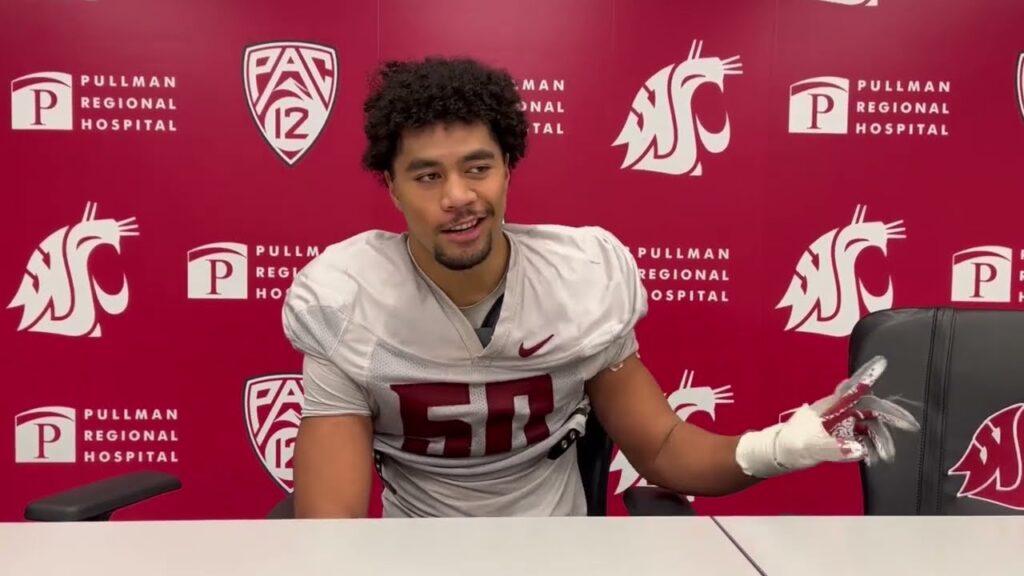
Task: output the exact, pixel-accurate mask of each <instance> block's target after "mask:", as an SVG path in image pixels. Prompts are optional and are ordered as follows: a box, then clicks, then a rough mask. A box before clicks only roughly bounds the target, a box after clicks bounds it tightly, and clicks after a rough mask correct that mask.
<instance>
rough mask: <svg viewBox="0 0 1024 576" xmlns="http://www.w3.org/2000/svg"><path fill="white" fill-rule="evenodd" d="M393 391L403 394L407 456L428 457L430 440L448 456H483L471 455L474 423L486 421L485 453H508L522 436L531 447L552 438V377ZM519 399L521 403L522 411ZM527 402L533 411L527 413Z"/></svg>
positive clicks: (403, 387)
mask: <svg viewBox="0 0 1024 576" xmlns="http://www.w3.org/2000/svg"><path fill="white" fill-rule="evenodd" d="M391 389H392V390H394V391H395V393H396V394H398V398H399V411H400V413H401V417H402V427H403V430H404V434H403V435H404V436H405V441H404V442H403V444H402V450H405V451H407V452H413V453H416V454H423V455H426V454H428V452H427V449H428V447H429V446H430V444H431V442H432V441H433V440H435V439H442V440H443V442H444V448H443V450H442V455H444V456H450V457H460V456H470V455H473V456H479V455H481V454H473V453H471V448H472V441H473V426H472V425H471V424H470V422H472V421H478V420H481V419H482V420H483V421H484V422H485V424H484V428H485V434H484V438H485V441H484V447H483V455H490V454H499V453H502V452H508V451H509V450H511V449H512V445H513V440H514V439H515V438H517V437H518V438H523V437H525V440H526V443H525V445H526V446H529V445H531V444H535V443H537V442H540V441H541V440H544V439H545V438H547V437H548V436H550V435H551V431H550V430H548V425H547V422H545V418H546V417H547V415H548V414H551V412H552V411H553V410H554V408H555V401H554V386H553V385H552V382H551V376H549V375H547V374H545V375H542V376H532V377H530V378H523V379H520V380H509V381H507V382H490V383H487V384H454V383H451V384H450V383H432V384H394V385H392V386H391ZM481 395H482V396H483V397H484V399H485V402H486V405H482V404H483V403H484V402H483V401H482V400H481V398H480V396H481ZM517 398H518V399H521V400H520V402H519V405H520V409H519V410H518V411H517V410H516V404H517V402H516V399H517ZM524 401H525V404H526V407H528V413H524V411H523V403H524ZM449 415H450V418H449V417H448V416H449ZM524 419H525V421H524Z"/></svg>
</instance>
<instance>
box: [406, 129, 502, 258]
mask: <svg viewBox="0 0 1024 576" xmlns="http://www.w3.org/2000/svg"><path fill="white" fill-rule="evenodd" d="M392 172H393V175H389V176H387V180H388V187H389V188H390V190H391V196H392V199H393V200H394V202H395V206H396V207H397V208H398V209H399V210H400V211H401V212H402V214H403V215H404V216H405V220H406V223H407V224H408V227H409V236H410V238H411V239H412V244H413V250H414V253H418V255H419V256H426V257H432V258H433V259H434V260H435V261H437V262H438V263H439V264H441V265H442V266H444V267H446V268H448V269H450V270H468V269H470V268H473V267H474V266H477V265H478V264H480V263H481V262H483V261H485V260H486V259H487V257H488V256H489V255H490V253H491V247H492V246H493V244H494V243H495V242H497V241H498V240H499V239H500V235H501V221H502V219H503V218H504V216H505V196H506V192H507V190H508V178H509V171H508V167H507V164H506V162H505V158H504V157H503V156H502V153H501V148H500V147H499V146H498V143H497V142H496V141H495V140H494V138H493V137H492V136H491V133H490V130H488V128H487V126H486V125H484V124H472V125H468V124H451V125H435V126H431V127H428V128H423V129H420V130H415V131H406V132H405V133H404V134H403V135H402V138H401V142H400V144H399V148H398V151H397V154H396V156H395V161H394V165H393V170H392Z"/></svg>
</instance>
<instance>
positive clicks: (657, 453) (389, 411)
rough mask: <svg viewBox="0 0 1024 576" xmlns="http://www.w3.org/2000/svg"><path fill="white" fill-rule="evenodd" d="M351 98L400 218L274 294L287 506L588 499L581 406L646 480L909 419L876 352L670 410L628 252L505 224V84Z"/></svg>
mask: <svg viewBox="0 0 1024 576" xmlns="http://www.w3.org/2000/svg"><path fill="white" fill-rule="evenodd" d="M371 88H372V90H371V93H370V95H369V97H368V98H367V100H366V102H365V104H364V112H365V127H364V131H365V135H366V140H367V144H366V149H365V153H364V155H363V159H362V160H363V164H364V166H365V167H366V168H367V169H369V170H371V171H373V172H374V173H376V174H377V175H379V176H380V179H381V181H382V184H383V186H385V187H386V188H387V191H388V193H389V194H390V199H391V201H392V202H393V203H394V205H395V207H396V208H397V209H398V210H399V211H400V212H401V213H402V215H403V216H404V218H405V221H406V224H407V231H405V232H404V233H401V234H395V233H390V232H385V231H379V230H373V231H368V232H365V233H362V234H358V235H356V236H354V237H351V238H349V239H347V240H344V241H342V242H340V243H337V244H334V245H332V246H330V247H328V248H327V249H326V250H325V251H324V252H323V253H322V254H321V255H320V256H318V257H317V258H315V259H314V260H313V261H311V262H310V263H309V264H308V265H307V266H306V267H305V268H304V269H303V270H302V271H301V273H300V274H298V275H297V277H296V278H295V281H294V283H293V285H292V286H291V288H290V289H289V291H288V294H287V296H286V299H285V304H284V308H283V323H284V330H285V333H286V335H287V337H288V338H289V340H290V341H291V342H292V344H293V346H294V347H295V348H296V349H298V350H299V351H301V352H302V353H303V355H304V360H303V379H304V386H305V398H304V404H303V413H302V421H301V425H300V426H299V430H298V435H297V438H296V445H295V455H294V460H293V471H294V505H295V514H296V516H297V517H300V518H314V517H321V518H322V517H362V516H365V515H367V513H368V505H369V498H370V493H371V487H372V484H373V474H374V470H376V472H377V474H379V477H380V479H381V482H382V484H383V486H384V493H383V514H384V516H386V517H423V516H515V515H520V516H527V515H529V516H554V515H585V514H586V513H587V509H586V501H585V499H584V492H583V486H582V481H581V478H580V474H579V469H578V465H577V462H576V457H577V456H576V450H570V449H567V446H570V445H571V444H572V441H573V440H575V439H576V438H577V437H578V436H579V435H581V434H582V433H583V432H584V427H585V426H584V425H585V422H586V419H587V418H593V417H596V418H598V419H599V421H600V422H601V424H602V425H603V427H604V429H605V430H606V431H607V433H608V435H609V436H610V437H611V439H612V440H613V441H614V442H615V443H616V445H617V446H618V447H619V449H620V450H621V451H622V453H623V454H625V456H626V457H627V458H628V459H629V461H630V463H632V465H633V466H634V467H635V468H636V470H637V471H638V472H639V474H640V475H641V476H642V477H644V478H645V479H646V480H647V481H648V482H649V483H650V484H654V485H658V486H661V487H664V488H667V489H670V490H674V491H677V492H679V493H681V494H687V495H724V494H729V493H732V492H735V491H738V490H742V489H744V488H746V487H748V486H750V485H752V484H754V483H755V482H757V481H759V480H760V479H763V478H768V477H771V476H776V475H779V474H783V473H785V472H788V471H792V470H798V469H803V468H807V467H811V466H814V465H816V464H818V463H821V462H829V461H833V462H837V461H858V460H862V459H865V458H868V459H871V460H872V461H873V460H874V459H876V458H881V459H884V460H889V459H891V458H892V455H893V454H892V438H891V436H890V435H889V431H888V428H887V426H888V425H893V426H896V427H899V428H905V429H909V430H912V429H915V428H916V426H917V424H916V422H915V420H914V418H913V416H911V415H910V414H909V413H907V412H906V411H905V410H903V409H901V408H899V407H897V406H895V405H894V404H892V403H891V402H889V401H887V400H882V399H879V398H877V397H875V396H873V395H871V394H870V391H871V385H872V384H873V383H874V381H875V380H876V379H877V378H878V376H879V374H881V371H882V370H883V369H884V360H881V359H879V360H876V361H874V362H872V363H870V364H868V365H867V366H865V367H864V369H862V370H860V371H859V372H858V373H857V374H855V375H854V376H853V377H851V378H850V379H847V380H845V381H844V382H843V383H842V384H841V385H840V386H839V387H838V388H837V390H836V392H835V393H834V394H833V395H831V396H829V397H828V398H824V399H821V400H820V401H818V402H816V403H814V404H811V405H804V406H803V407H801V408H800V409H799V410H797V411H796V412H795V413H794V414H793V416H792V417H791V418H790V419H789V420H787V421H786V422H785V423H780V424H777V425H774V426H771V427H769V428H767V429H764V430H756V431H751V432H748V433H745V434H742V435H739V436H725V435H719V434H714V433H711V432H709V431H706V430H703V429H701V428H700V427H698V426H694V425H691V424H688V423H686V422H684V421H682V420H681V419H680V418H679V417H678V416H677V415H676V414H675V413H674V412H673V411H672V409H671V407H670V406H669V404H668V402H667V401H666V399H665V396H664V393H663V392H662V389H661V387H660V386H659V385H658V383H657V382H656V381H655V380H654V378H653V377H652V376H651V374H650V372H648V370H647V369H646V368H645V367H644V364H643V362H641V360H640V359H639V357H638V356H637V349H638V345H637V339H636V336H635V329H636V325H637V322H638V321H639V320H640V319H641V318H643V317H644V315H645V314H646V312H647V294H646V292H645V289H644V286H643V284H642V282H641V279H640V275H639V274H638V270H637V265H636V262H635V261H634V259H633V258H632V256H631V255H630V253H629V251H628V250H627V249H626V248H625V246H623V244H622V243H621V242H620V241H619V240H618V239H617V238H616V237H615V236H614V235H612V234H611V233H609V232H608V231H607V230H604V229H602V228H599V227H568V226H558V225H532V226H526V225H518V224H511V223H506V222H505V208H506V201H507V193H508V186H509V178H510V175H511V173H512V170H513V168H515V166H516V165H517V164H518V163H519V162H520V161H521V160H522V159H523V156H524V154H525V151H526V139H527V123H526V118H525V116H524V112H523V110H522V108H521V106H520V99H519V96H518V92H517V88H516V85H515V82H514V81H513V79H512V78H511V77H510V76H509V74H508V73H507V72H505V71H503V70H500V69H495V68H491V67H488V66H486V65H484V64H482V63H480V62H477V61H474V60H470V59H443V58H430V59H425V60H422V61H412V62H391V63H387V64H385V65H384V66H382V68H381V69H380V71H379V73H378V74H377V75H376V76H375V81H374V83H373V85H372V86H371Z"/></svg>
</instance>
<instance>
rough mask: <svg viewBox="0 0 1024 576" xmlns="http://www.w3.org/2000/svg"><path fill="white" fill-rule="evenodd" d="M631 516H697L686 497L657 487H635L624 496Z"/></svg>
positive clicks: (628, 489) (623, 498)
mask: <svg viewBox="0 0 1024 576" xmlns="http://www.w3.org/2000/svg"><path fill="white" fill-rule="evenodd" d="M622 501H623V503H624V504H625V505H626V510H628V511H629V515H630V516H696V515H697V513H696V511H694V509H693V506H691V505H690V502H689V500H687V499H686V497H685V496H682V495H680V494H677V493H675V492H673V491H671V490H668V489H665V488H659V487H657V486H633V487H632V488H627V489H626V491H625V492H624V493H623V494H622Z"/></svg>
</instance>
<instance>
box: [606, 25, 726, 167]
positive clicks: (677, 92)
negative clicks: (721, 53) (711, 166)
mask: <svg viewBox="0 0 1024 576" xmlns="http://www.w3.org/2000/svg"><path fill="white" fill-rule="evenodd" d="M702 46H703V43H702V42H697V41H694V43H693V45H692V46H691V47H690V56H689V57H688V58H687V59H686V60H685V61H683V62H682V63H681V64H670V65H669V66H666V67H664V68H662V69H661V70H659V71H658V72H657V73H655V74H654V75H653V76H651V77H650V78H649V79H648V80H647V82H645V83H644V85H643V87H641V88H640V90H638V91H637V93H636V96H634V97H633V107H632V109H630V111H629V116H628V117H627V118H626V122H625V124H624V125H623V126H622V130H621V131H620V132H619V135H618V137H616V138H615V142H613V143H612V146H619V145H622V144H625V145H626V146H627V148H626V158H625V159H624V160H623V161H622V166H621V167H622V168H632V169H634V170H648V171H651V172H661V173H664V174H672V175H680V174H692V175H693V176H699V175H700V174H701V172H702V170H701V164H700V161H699V160H698V159H697V155H698V150H697V147H698V142H697V140H698V138H699V139H700V144H703V146H704V148H705V149H706V150H707V151H708V152H712V153H716V154H717V153H718V152H721V151H723V150H725V148H726V146H728V145H729V116H728V114H726V117H725V127H723V128H722V130H721V132H710V131H708V130H707V129H706V128H704V125H703V124H701V122H700V119H699V118H697V115H696V114H695V113H694V112H693V110H692V107H691V99H692V98H693V93H694V92H695V91H696V90H697V88H698V87H700V86H702V85H704V84H708V83H710V84H714V85H715V86H717V87H718V89H719V90H721V91H724V90H725V77H726V75H728V74H742V72H741V71H740V66H741V64H740V63H739V62H738V60H739V56H733V57H731V58H726V59H725V60H722V59H719V58H702V57H701V55H700V51H701V48H702Z"/></svg>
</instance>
